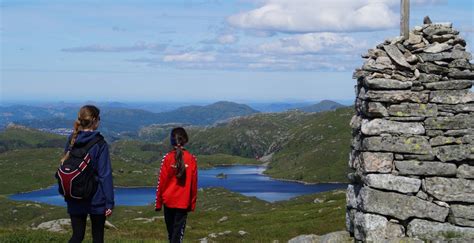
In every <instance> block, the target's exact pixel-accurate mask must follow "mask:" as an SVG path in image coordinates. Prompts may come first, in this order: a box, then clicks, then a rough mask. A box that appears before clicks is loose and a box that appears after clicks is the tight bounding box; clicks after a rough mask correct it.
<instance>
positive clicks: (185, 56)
mask: <svg viewBox="0 0 474 243" xmlns="http://www.w3.org/2000/svg"><path fill="white" fill-rule="evenodd" d="M215 60H216V58H215V56H214V54H212V53H204V52H185V53H182V54H176V55H166V56H164V57H163V62H213V61H215Z"/></svg>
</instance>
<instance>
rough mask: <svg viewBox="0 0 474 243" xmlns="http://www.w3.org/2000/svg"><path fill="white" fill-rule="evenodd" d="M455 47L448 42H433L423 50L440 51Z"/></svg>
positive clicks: (427, 51) (428, 51)
mask: <svg viewBox="0 0 474 243" xmlns="http://www.w3.org/2000/svg"><path fill="white" fill-rule="evenodd" d="M451 48H453V47H452V46H451V45H448V44H446V43H441V44H440V43H437V42H435V43H433V44H431V45H429V46H427V47H426V48H425V49H424V50H423V51H424V52H426V53H440V52H443V51H447V50H449V49H451Z"/></svg>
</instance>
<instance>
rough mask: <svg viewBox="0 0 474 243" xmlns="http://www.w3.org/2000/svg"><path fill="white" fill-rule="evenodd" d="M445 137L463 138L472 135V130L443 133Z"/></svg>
mask: <svg viewBox="0 0 474 243" xmlns="http://www.w3.org/2000/svg"><path fill="white" fill-rule="evenodd" d="M444 134H445V135H446V136H465V135H474V129H472V128H469V129H458V130H448V131H446V132H445V133H444Z"/></svg>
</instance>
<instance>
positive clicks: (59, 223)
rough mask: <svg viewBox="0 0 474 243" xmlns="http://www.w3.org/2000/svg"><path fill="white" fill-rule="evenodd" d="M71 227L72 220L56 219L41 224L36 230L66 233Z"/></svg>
mask: <svg viewBox="0 0 474 243" xmlns="http://www.w3.org/2000/svg"><path fill="white" fill-rule="evenodd" d="M70 227H71V219H56V220H51V221H47V222H43V223H40V224H39V225H38V226H36V227H34V228H33V229H34V230H39V229H40V230H47V231H50V232H65V231H66V229H69V228H70Z"/></svg>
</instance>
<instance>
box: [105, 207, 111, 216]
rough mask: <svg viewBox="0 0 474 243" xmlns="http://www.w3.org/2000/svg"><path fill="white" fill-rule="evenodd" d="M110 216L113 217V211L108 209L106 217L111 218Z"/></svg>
mask: <svg viewBox="0 0 474 243" xmlns="http://www.w3.org/2000/svg"><path fill="white" fill-rule="evenodd" d="M110 215H112V209H109V208H108V209H106V210H105V217H109V216H110Z"/></svg>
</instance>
